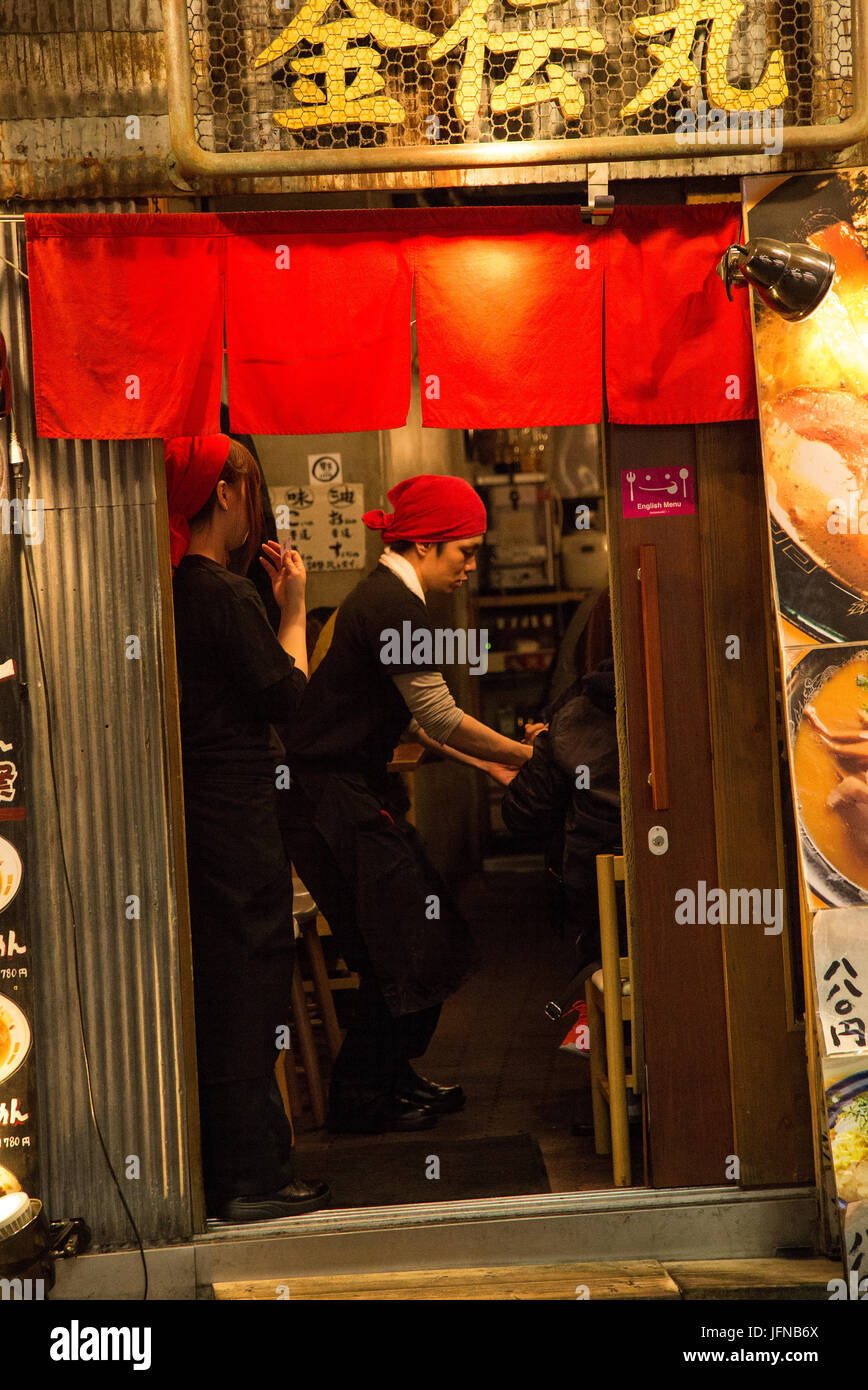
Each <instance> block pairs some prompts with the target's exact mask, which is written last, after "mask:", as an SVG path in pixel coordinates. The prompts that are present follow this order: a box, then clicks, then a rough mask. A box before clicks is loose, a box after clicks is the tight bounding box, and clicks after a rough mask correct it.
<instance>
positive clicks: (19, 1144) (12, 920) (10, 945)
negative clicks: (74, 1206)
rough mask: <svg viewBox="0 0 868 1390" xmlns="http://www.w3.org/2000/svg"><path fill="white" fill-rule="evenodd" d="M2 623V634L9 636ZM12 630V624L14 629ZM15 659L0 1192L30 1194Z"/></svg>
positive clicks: (3, 716) (32, 1085) (32, 1100)
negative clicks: (18, 1191)
mask: <svg viewBox="0 0 868 1390" xmlns="http://www.w3.org/2000/svg"><path fill="white" fill-rule="evenodd" d="M8 630H9V629H8V627H7V628H6V631H5V632H4V634H3V640H4V641H6V640H8V637H7V633H8ZM13 630H14V629H13ZM23 753H24V748H23V742H22V720H21V716H20V687H19V682H18V665H17V662H16V660H15V658H14V657H12V656H11V655H10V654H9V652H8V651H6V650H2V651H0V1192H2V1191H4V1190H5V1191H8V1190H10V1189H12V1190H15V1187H16V1185H17V1186H20V1187H21V1188H22V1189H23V1190H24V1191H25V1192H29V1193H31V1194H35V1192H36V1191H37V1190H38V1187H39V1176H38V1167H37V1164H38V1156H37V1150H36V1135H35V1119H36V1075H35V1063H34V1056H33V1046H32V1043H33V995H34V988H33V959H32V954H31V950H30V937H29V924H28V918H27V901H26V894H27V877H28V871H29V870H28V862H27V846H26V839H25V831H26V825H25V804H24V799H25V791H24V787H25V783H24V768H23Z"/></svg>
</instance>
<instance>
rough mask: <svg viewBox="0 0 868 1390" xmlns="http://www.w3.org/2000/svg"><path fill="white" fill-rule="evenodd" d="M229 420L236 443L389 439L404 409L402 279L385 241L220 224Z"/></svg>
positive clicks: (249, 223)
mask: <svg viewBox="0 0 868 1390" xmlns="http://www.w3.org/2000/svg"><path fill="white" fill-rule="evenodd" d="M224 221H225V223H226V225H227V226H228V227H229V228H230V229H231V230H232V231H233V232H234V233H236V234H235V235H233V236H231V237H230V239H229V243H228V265H227V282H226V342H227V350H228V357H229V419H230V423H231V428H232V429H233V430H234V431H235V432H236V433H241V434H320V433H323V432H326V431H327V432H328V433H329V434H332V433H342V432H344V431H350V430H384V429H397V428H399V427H400V426H401V425H403V424H404V423H405V422H406V419H407V412H408V410H409V408H410V317H411V315H410V305H411V280H410V268H409V265H408V263H407V260H406V258H405V256H404V254H403V239H402V238H401V237H400V236H399V235H396V234H395V233H391V234H389V233H386V234H382V233H379V232H377V231H376V230H372V231H370V232H367V231H366V230H363V229H360V230H357V231H356V232H350V231H347V232H343V233H336V232H333V231H331V230H330V226H329V219H328V217H323V215H322V214H319V215H318V217H317V218H316V219H315V221H314V223H313V226H312V227H311V230H310V231H295V230H291V228H292V225H293V223H292V219H290V218H288V217H287V216H286V215H285V214H281V213H275V214H266V215H261V214H259V215H257V214H253V215H245V214H240V215H238V216H234V215H233V216H229V217H226V218H225V219H224Z"/></svg>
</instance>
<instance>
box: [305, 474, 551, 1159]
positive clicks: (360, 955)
mask: <svg viewBox="0 0 868 1390" xmlns="http://www.w3.org/2000/svg"><path fill="white" fill-rule="evenodd" d="M388 496H389V501H390V502H391V504H392V507H393V511H391V512H385V511H380V510H375V511H369V512H366V513H365V515H364V518H363V520H364V522H365V524H366V525H367V526H368V527H369V528H370V529H372V530H378V531H380V532H381V533H382V536H383V540H384V543H385V546H386V549H385V550H384V553H383V555H382V556H381V558H380V562H379V564H378V565H377V566H376V568H375V569H374V570H373V572H372V573H371V574H369V575H368V576H367V577H366V578H365V579H363V580H362V581H361V583H359V584H358V585H357V586H356V588H355V589H354V590H353V592H352V593H351V594H350V595H349V596H348V597H347V598H346V599H345V600H344V602H343V603H342V605H341V607H340V608H339V610H338V613H337V618H336V622H335V628H334V636H333V638H332V642H331V645H330V647H329V650H328V652H327V654H326V656H325V657H324V659H323V660H322V662H321V663H320V665H319V666H318V667H317V669H316V671H315V672H314V674H313V676H312V677H311V679H310V681H309V682H308V686H307V689H306V691H305V694H304V697H303V700H302V704H301V709H300V710H299V712H298V716H297V718H296V719H295V721H294V724H293V727H292V729H291V730H289V731H288V733H287V738H288V753H289V758H290V766H291V769H292V789H291V794H290V796H289V797H287V798H285V799H283V800H282V802H281V810H282V812H283V813H285V814H284V815H283V817H282V819H283V830H284V837H285V842H286V846H287V853H288V855H289V857H290V858H291V859H292V861H293V863H294V864H295V865H296V867H297V869H298V872H299V874H300V875H301V877H302V879H303V881H304V883H305V885H306V887H307V888H308V889H309V890H310V891H311V893H312V894H313V895H314V897H315V898H316V900H317V903H318V904H319V906H320V908H321V909H322V911H323V913H324V915H325V917H326V919H327V920H328V922H329V925H330V927H331V929H332V932H333V933H334V935H335V937H336V939H337V941H338V944H339V946H340V947H341V950H342V952H343V955H344V957H345V959H346V960H347V963H348V964H349V965H350V966H351V968H353V969H354V970H357V971H358V972H359V974H360V976H361V987H360V989H359V992H358V996H357V998H356V1000H355V1005H356V1007H355V1011H354V1015H353V1019H352V1022H351V1024H350V1027H349V1029H348V1031H347V1034H346V1038H345V1041H344V1044H343V1046H342V1048H341V1052H340V1054H339V1056H338V1058H337V1060H336V1063H335V1067H334V1072H333V1076H332V1084H331V1094H330V1110H329V1127H330V1128H331V1129H332V1130H335V1131H349V1132H360V1133H378V1132H382V1131H383V1130H416V1129H427V1128H430V1127H431V1126H432V1125H434V1124H435V1123H436V1122H437V1118H438V1116H439V1115H441V1114H443V1113H445V1112H447V1111H451V1110H457V1109H458V1108H460V1106H461V1105H463V1104H464V1094H463V1091H462V1089H461V1087H460V1086H457V1085H454V1086H439V1085H437V1084H436V1083H435V1082H433V1081H428V1080H426V1079H425V1078H424V1077H422V1076H420V1075H419V1074H418V1073H417V1072H416V1071H415V1070H414V1069H413V1067H412V1065H411V1062H412V1060H414V1059H416V1058H419V1057H421V1056H422V1055H423V1053H424V1052H425V1050H426V1048H427V1046H428V1044H429V1042H430V1040H431V1037H432V1036H433V1033H434V1029H435V1028H436V1026H437V1020H438V1017H439V1014H440V1008H441V1005H442V1004H443V1002H444V1000H445V999H447V998H448V997H449V996H450V995H451V994H452V993H454V991H455V990H457V989H458V988H459V986H460V985H461V984H462V983H463V982H464V981H465V980H466V979H467V977H468V976H469V975H470V974H471V972H472V971H473V970H474V969H476V968H477V964H478V963H477V959H476V953H475V949H474V946H473V943H472V939H471V936H470V932H469V929H468V927H467V924H466V922H465V921H464V919H463V917H462V915H461V913H460V911H459V910H458V907H457V906H456V904H455V902H454V901H453V899H452V896H451V894H450V892H449V890H448V888H447V887H446V884H445V883H444V882H443V880H442V879H441V878H440V876H439V874H438V873H437V872H436V870H435V869H434V868H433V866H432V865H431V863H430V861H429V859H428V856H427V854H426V853H425V850H424V848H423V846H422V843H421V841H420V839H419V837H418V835H417V834H416V832H415V830H414V829H413V827H412V826H410V825H409V824H408V823H407V821H406V820H405V819H404V817H403V815H402V814H401V813H400V812H399V811H398V810H397V809H396V807H395V806H394V805H393V804H392V803H391V802H390V799H389V792H388V764H389V762H390V761H391V758H392V755H393V751H394V749H395V746H396V744H397V743H399V742H400V740H401V738H402V737H403V736H404V735H405V734H407V733H408V732H409V733H411V734H412V735H413V737H418V738H420V739H421V741H423V742H424V743H426V744H427V745H428V746H434V747H436V748H438V749H439V750H441V751H442V752H444V753H445V754H447V755H448V756H452V757H456V758H458V759H459V760H460V761H464V762H470V763H473V764H474V765H476V766H482V767H485V768H486V770H492V768H493V766H494V765H497V766H499V767H501V768H504V767H508V768H518V767H521V766H522V765H523V764H524V762H525V761H526V760H527V759H528V758H529V757H530V756H531V753H532V749H531V748H530V747H529V746H528V745H525V744H520V743H517V742H515V741H514V740H512V739H508V738H504V737H503V736H502V735H501V734H499V733H496V732H495V731H494V730H493V729H489V728H488V727H487V726H486V725H484V724H481V723H479V721H478V720H476V719H473V718H471V716H470V715H467V714H465V713H464V712H463V710H461V709H459V708H458V706H457V705H456V704H455V701H454V700H453V698H452V695H451V693H450V691H449V688H448V686H447V685H446V682H445V681H444V679H443V675H442V673H441V672H440V671H439V669H438V668H437V664H436V659H435V655H434V653H436V651H437V650H438V644H437V642H436V640H435V634H434V632H433V630H432V628H431V619H430V615H429V612H428V606H427V599H428V596H429V595H430V594H432V593H433V594H437V593H439V594H451V593H455V592H456V590H457V589H458V588H459V587H460V586H461V585H462V584H464V583H466V581H467V578H468V575H469V574H470V573H471V572H472V571H473V570H474V569H475V567H476V554H477V551H478V549H479V547H480V545H481V544H482V539H483V535H484V532H485V528H486V516H485V508H484V507H483V504H482V501H481V500H480V498H479V496H478V495H477V494H476V493H475V492H474V490H473V488H472V487H470V485H469V484H468V483H466V482H465V481H464V480H463V479H461V478H456V477H438V476H434V475H431V474H423V475H420V476H417V477H413V478H407V479H405V480H404V481H402V482H400V483H398V484H397V485H396V486H395V487H393V488H392V489H391V491H390V492H389V495H388ZM390 634H402V635H406V636H407V638H408V639H409V641H408V642H404V644H403V648H402V650H400V651H397V650H396V644H395V643H392V642H391V641H390V637H389V635H390ZM397 645H398V646H400V645H401V644H400V643H399V644H397ZM417 731H418V732H417Z"/></svg>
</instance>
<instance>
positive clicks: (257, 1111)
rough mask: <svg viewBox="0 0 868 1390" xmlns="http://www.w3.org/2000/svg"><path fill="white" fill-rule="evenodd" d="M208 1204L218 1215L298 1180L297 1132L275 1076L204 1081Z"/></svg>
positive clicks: (202, 1104)
mask: <svg viewBox="0 0 868 1390" xmlns="http://www.w3.org/2000/svg"><path fill="white" fill-rule="evenodd" d="M199 1115H200V1121H201V1127H202V1177H203V1182H204V1186H205V1206H206V1210H207V1213H208V1215H209V1216H216V1215H217V1214H218V1213H219V1210H220V1208H221V1206H223V1205H224V1203H226V1202H228V1201H229V1200H230V1199H231V1198H233V1197H263V1196H266V1195H267V1194H269V1193H272V1192H277V1191H279V1190H280V1188H281V1187H284V1186H285V1185H286V1184H287V1183H288V1182H289V1181H290V1179H291V1178H292V1175H293V1167H292V1161H291V1158H290V1150H291V1147H292V1129H291V1127H290V1124H289V1121H288V1120H287V1118H286V1112H285V1110H284V1108H283V1101H282V1100H281V1096H280V1091H279V1090H278V1088H277V1082H276V1081H275V1079H274V1075H273V1073H272V1074H271V1075H269V1076H256V1077H251V1078H249V1079H248V1080H245V1081H217V1082H214V1081H203V1080H201V1079H200V1081H199Z"/></svg>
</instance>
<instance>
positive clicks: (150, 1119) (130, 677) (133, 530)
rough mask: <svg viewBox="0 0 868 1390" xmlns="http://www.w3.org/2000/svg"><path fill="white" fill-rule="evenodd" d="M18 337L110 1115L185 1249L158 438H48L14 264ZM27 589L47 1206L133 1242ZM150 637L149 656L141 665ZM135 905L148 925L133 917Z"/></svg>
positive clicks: (162, 1230)
mask: <svg viewBox="0 0 868 1390" xmlns="http://www.w3.org/2000/svg"><path fill="white" fill-rule="evenodd" d="M99 210H105V211H125V210H127V209H126V207H125V206H123V205H105V206H104V207H102V208H100V209H99ZM0 256H3V257H4V258H5V259H6V260H7V261H13V262H15V261H16V259H18V260H19V261H20V264H21V265H22V266H23V265H24V229H23V225H22V224H21V222H14V221H13V220H12V219H8V218H7V219H0ZM0 327H2V329H3V332H4V333H5V334H6V337H7V342H8V344H9V349H10V365H11V368H12V374H13V381H14V389H15V393H16V395H15V402H16V409H15V419H16V425H17V429H18V433H19V437H20V440H21V443H22V446H23V448H24V450H25V453H26V456H27V464H28V473H29V494H30V497H31V498H32V499H34V500H36V499H40V500H41V501H42V503H43V505H44V517H45V538H44V541H43V542H42V544H41V545H37V544H35V545H32V546H30V547H28V549H29V554H30V558H31V559H32V564H33V572H34V577H35V588H36V593H37V596H38V602H39V609H40V616H41V622H42V631H43V643H44V655H45V665H46V670H47V685H48V696H49V701H50V706H51V713H52V723H53V729H54V759H55V767H56V774H57V783H58V790H59V801H60V823H61V825H62V830H63V847H64V849H65V855H66V862H67V865H68V872H69V881H70V884H71V889H72V898H73V902H74V907H75V916H76V920H77V941H78V961H79V974H80V981H81V996H82V1005H83V1013H84V1027H85V1036H86V1040H87V1048H88V1055H89V1060H90V1071H91V1077H92V1083H93V1093H94V1101H95V1106H96V1113H97V1116H98V1119H99V1122H100V1125H101V1128H102V1131H103V1135H104V1138H105V1142H106V1146H107V1148H108V1152H109V1154H110V1157H111V1162H112V1165H113V1167H114V1169H115V1172H116V1174H117V1176H118V1182H119V1184H120V1186H121V1188H122V1190H123V1193H124V1196H125V1198H126V1201H127V1202H128V1204H129V1206H130V1209H131V1211H132V1213H133V1215H134V1217H135V1220H136V1223H137V1225H138V1228H139V1231H140V1233H141V1235H142V1237H143V1239H144V1241H145V1242H146V1243H149V1242H150V1243H154V1242H160V1241H168V1240H174V1239H179V1238H183V1237H186V1236H187V1235H189V1233H190V1231H191V1198H190V1183H189V1174H188V1156H187V1141H186V1137H185V1136H186V1130H185V1111H184V1105H185V1100H184V1094H183V1085H182V1068H181V1059H180V1055H179V1049H180V1043H179V1038H180V1032H181V1028H180V980H179V966H178V956H179V949H178V922H177V915H176V908H175V893H174V875H173V866H172V856H171V844H170V840H169V833H168V824H167V814H168V813H167V767H166V751H165V739H164V732H163V731H164V723H165V719H164V682H163V660H164V658H163V651H162V639H161V619H160V591H159V583H158V570H157V548H156V531H155V492H154V484H153V473H152V466H151V461H150V454H149V446H148V445H146V444H144V443H142V444H139V443H114V442H111V443H106V442H98V441H73V440H39V439H37V438H36V437H35V427H34V423H33V409H32V378H31V366H30V341H29V323H28V315H27V309H26V281H24V280H22V279H21V277H20V276H18V275H17V273H16V271H15V270H13V269H11V268H10V267H9V266H8V265H2V264H0ZM21 582H22V599H21V604H22V608H23V615H24V634H25V659H26V664H27V669H26V670H25V672H24V677H25V679H26V680H27V682H28V684H29V689H30V728H29V734H30V737H31V740H32V744H31V748H30V767H31V787H30V792H29V817H28V857H29V866H28V867H29V879H28V888H29V892H30V903H31V908H32V912H33V914H34V923H33V940H34V952H35V961H34V963H35V966H36V972H37V981H38V984H37V1006H38V1012H37V1018H36V1041H35V1045H36V1048H37V1050H38V1059H39V1086H40V1102H39V1112H40V1114H39V1118H40V1125H39V1145H40V1150H41V1161H42V1171H43V1191H42V1193H41V1194H39V1195H40V1196H42V1198H43V1200H44V1201H45V1202H46V1203H47V1206H48V1212H49V1216H50V1217H51V1218H52V1219H56V1218H58V1217H61V1216H72V1215H75V1216H83V1217H84V1218H85V1219H86V1220H87V1222H88V1224H89V1225H90V1227H91V1229H92V1231H93V1235H94V1240H95V1242H97V1243H98V1244H100V1245H120V1244H128V1243H130V1242H131V1240H132V1232H131V1228H130V1225H129V1222H128V1220H127V1218H126V1216H125V1214H124V1211H123V1207H122V1205H121V1202H120V1199H119V1197H118V1195H117V1191H116V1190H115V1188H114V1186H113V1184H112V1182H111V1178H110V1175H109V1173H108V1170H107V1166H106V1162H105V1159H104V1157H103V1155H102V1152H101V1150H100V1147H99V1143H98V1140H97V1137H96V1134H95V1131H94V1126H93V1123H92V1120H91V1118H90V1106H89V1102H88V1094H87V1087H86V1079H85V1068H84V1060H83V1053H82V1043H81V1034H80V1029H79V1019H78V1004H77V996H76V978H75V968H74V961H75V951H74V934H73V917H72V910H71V907H70V902H69V896H68V894H67V890H66V885H65V876H64V868H63V859H62V854H61V840H60V835H59V832H58V817H57V811H56V808H55V801H54V793H53V789H52V778H51V766H50V762H49V744H48V738H47V732H46V699H45V690H44V688H43V681H42V676H41V672H40V666H39V657H38V649H37V641H36V629H35V625H34V616H33V608H32V604H31V601H30V597H29V590H28V588H27V585H26V581H25V578H24V576H23V575H22V577H21ZM0 602H2V596H0ZM131 635H135V636H136V637H138V639H139V642H140V646H141V657H140V659H128V657H127V655H126V650H127V638H128V637H129V636H131ZM133 895H135V896H136V897H138V899H139V900H140V916H139V918H138V920H135V919H133V920H129V919H128V918H127V916H126V915H125V905H126V903H127V900H128V899H129V898H130V897H131V896H133ZM131 1156H135V1157H137V1158H138V1159H139V1165H138V1170H139V1176H138V1177H128V1176H126V1174H127V1172H133V1171H134V1168H135V1165H133V1164H131V1163H130V1158H131Z"/></svg>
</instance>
